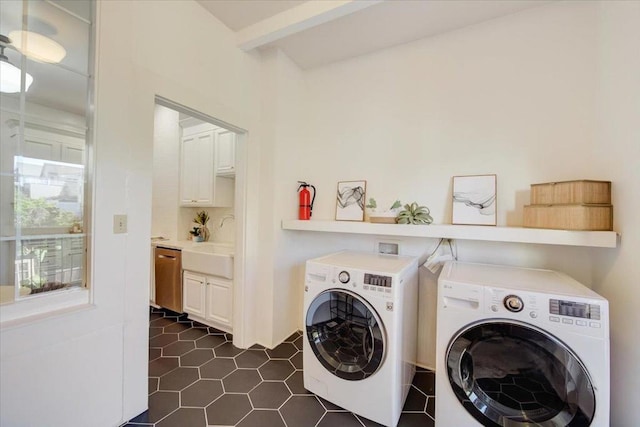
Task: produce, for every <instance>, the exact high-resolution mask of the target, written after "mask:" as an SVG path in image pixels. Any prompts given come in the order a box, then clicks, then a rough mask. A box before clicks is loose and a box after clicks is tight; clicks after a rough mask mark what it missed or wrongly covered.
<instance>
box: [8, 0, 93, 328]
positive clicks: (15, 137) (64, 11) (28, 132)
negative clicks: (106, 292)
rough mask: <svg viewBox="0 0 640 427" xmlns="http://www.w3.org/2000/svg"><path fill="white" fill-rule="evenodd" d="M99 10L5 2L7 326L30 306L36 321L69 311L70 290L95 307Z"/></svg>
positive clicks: (83, 1)
mask: <svg viewBox="0 0 640 427" xmlns="http://www.w3.org/2000/svg"><path fill="white" fill-rule="evenodd" d="M92 9H93V1H91V0H74V1H66V0H16V1H11V2H4V1H2V2H0V17H1V18H0V43H1V44H0V46H2V51H3V56H2V58H0V60H1V61H2V62H3V64H2V67H3V73H2V74H3V75H2V82H1V86H0V131H1V132H0V138H1V139H0V150H1V151H0V154H1V157H0V158H1V160H0V206H1V207H0V218H1V220H0V291H1V292H0V304H2V310H1V315H2V318H0V320H2V321H5V320H9V319H12V318H16V317H21V316H23V315H24V312H23V313H22V314H21V313H20V312H21V309H20V308H19V306H20V305H23V306H27V305H28V306H29V307H31V308H30V310H27V311H29V313H27V314H30V313H33V312H34V307H36V306H39V307H40V308H41V309H40V310H39V311H40V312H42V311H43V309H42V307H44V311H47V310H49V309H55V308H60V307H62V306H67V305H68V302H64V300H65V299H66V297H65V295H67V294H69V292H68V291H78V290H83V291H85V293H84V296H83V300H84V301H85V302H87V301H88V296H87V294H86V290H87V288H88V280H87V235H88V233H87V231H88V221H87V214H86V212H87V210H88V208H89V206H88V205H87V203H86V201H87V200H89V198H88V197H87V192H88V190H89V186H88V185H87V179H88V176H89V173H88V172H89V170H88V167H89V166H88V163H87V160H88V158H89V156H88V147H90V144H89V138H88V136H89V135H91V126H90V124H91V115H90V109H89V108H88V105H89V103H90V96H89V95H90V94H91V90H90V88H91V85H92V78H91V71H92V63H91V60H92V57H93V25H92V20H93V11H92ZM6 70H12V71H11V72H7V71H6ZM14 75H15V76H16V77H15V80H12V78H11V77H12V76H14ZM76 293H77V292H76ZM36 297H38V298H36ZM40 297H41V298H40ZM74 298H77V295H76V297H74ZM72 299H73V298H72ZM54 300H55V301H57V302H56V304H57V305H55V304H54V305H53V306H49V305H48V304H49V302H50V301H54ZM34 301H37V302H36V303H34ZM48 301H49V302H48ZM16 307H18V308H16ZM35 312H38V310H37V309H36V310H35Z"/></svg>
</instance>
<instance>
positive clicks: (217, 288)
mask: <svg viewBox="0 0 640 427" xmlns="http://www.w3.org/2000/svg"><path fill="white" fill-rule="evenodd" d="M182 289H183V293H182V309H183V311H184V312H185V313H188V314H189V317H190V318H193V319H194V320H197V321H199V322H201V323H204V324H205V325H209V326H212V327H214V328H217V329H220V330H222V331H225V332H232V329H233V325H232V315H233V282H232V281H231V280H228V279H224V278H222V277H215V276H207V275H204V274H200V273H194V272H191V271H187V270H185V271H184V273H183V275H182Z"/></svg>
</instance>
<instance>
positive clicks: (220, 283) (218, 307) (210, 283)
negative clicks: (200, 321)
mask: <svg viewBox="0 0 640 427" xmlns="http://www.w3.org/2000/svg"><path fill="white" fill-rule="evenodd" d="M232 313H233V287H232V286H231V281H230V280H225V279H220V278H217V277H207V315H206V319H207V320H211V321H213V322H216V323H218V324H220V325H223V326H228V327H231V316H232Z"/></svg>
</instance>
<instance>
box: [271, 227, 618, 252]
mask: <svg viewBox="0 0 640 427" xmlns="http://www.w3.org/2000/svg"><path fill="white" fill-rule="evenodd" d="M282 229H283V230H299V231H320V232H325V233H350V234H373V235H379V236H400V237H430V238H434V239H440V238H444V239H459V240H484V241H489V242H514V243H537V244H543V245H566V246H590V247H596V248H615V247H616V246H617V244H618V235H617V234H616V232H615V231H568V230H548V229H539V228H523V227H492V226H479V225H448V224H431V225H404V224H372V223H370V222H349V221H324V220H310V221H300V220H283V221H282Z"/></svg>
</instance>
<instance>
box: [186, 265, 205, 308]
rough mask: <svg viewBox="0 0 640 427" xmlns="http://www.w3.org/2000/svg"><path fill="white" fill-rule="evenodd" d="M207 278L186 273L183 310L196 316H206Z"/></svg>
mask: <svg viewBox="0 0 640 427" xmlns="http://www.w3.org/2000/svg"><path fill="white" fill-rule="evenodd" d="M205 284H206V279H205V276H202V275H200V274H195V273H191V272H189V271H185V272H184V273H183V275H182V310H183V311H184V312H185V313H189V314H193V315H194V316H199V317H204V316H205V303H206V300H205Z"/></svg>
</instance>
